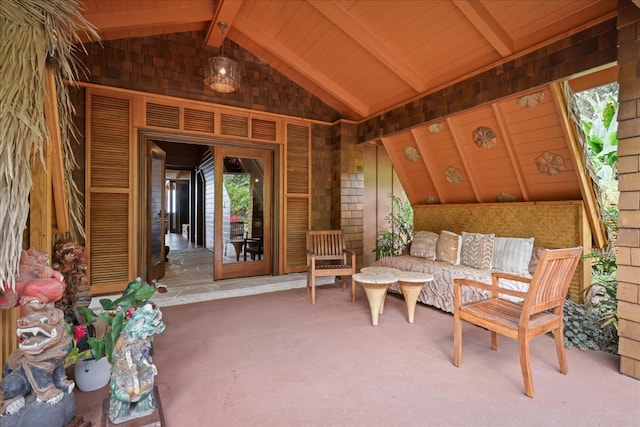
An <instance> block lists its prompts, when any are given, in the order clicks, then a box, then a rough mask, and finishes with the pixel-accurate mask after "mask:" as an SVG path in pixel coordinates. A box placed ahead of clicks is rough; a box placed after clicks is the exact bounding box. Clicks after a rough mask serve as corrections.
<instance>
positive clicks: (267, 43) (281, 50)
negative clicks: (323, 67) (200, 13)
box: [234, 16, 371, 117]
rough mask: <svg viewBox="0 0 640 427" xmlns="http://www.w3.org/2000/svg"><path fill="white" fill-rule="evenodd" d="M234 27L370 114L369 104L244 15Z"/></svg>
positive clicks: (315, 81) (351, 104)
mask: <svg viewBox="0 0 640 427" xmlns="http://www.w3.org/2000/svg"><path fill="white" fill-rule="evenodd" d="M234 29H235V30H237V31H239V32H241V33H243V34H244V35H245V36H247V37H248V38H249V39H251V40H253V41H254V42H255V43H258V44H259V45H261V46H263V47H264V49H265V50H267V51H269V52H270V53H272V54H273V55H275V56H276V57H278V58H279V59H280V60H281V61H283V62H285V63H286V64H288V65H289V66H290V67H291V68H293V69H295V70H297V71H298V72H300V73H301V74H302V75H304V76H306V77H307V78H308V79H310V80H311V81H313V82H314V83H315V84H317V85H318V86H320V87H322V88H323V89H324V90H326V91H327V92H329V93H330V94H331V95H332V96H334V97H336V98H338V99H340V100H341V101H342V102H343V103H345V104H346V105H347V106H348V107H349V108H351V109H352V110H354V111H355V112H357V113H358V114H360V115H361V116H362V117H368V116H369V114H370V110H371V109H370V107H369V106H368V105H367V104H365V103H364V102H363V101H361V100H359V99H357V98H356V97H355V96H353V95H351V94H350V93H349V91H348V90H346V89H344V88H342V87H340V86H339V85H338V84H337V83H336V82H335V81H333V80H331V79H329V78H328V77H327V76H326V75H324V74H322V73H321V72H320V71H318V69H317V68H316V67H314V66H313V65H312V64H309V63H308V62H306V61H305V60H303V59H302V58H300V57H299V56H298V55H296V54H295V53H294V52H292V51H291V50H289V49H288V48H287V47H286V46H284V45H283V44H282V43H280V42H279V41H278V40H275V39H273V38H272V37H269V36H268V35H266V34H265V33H263V32H262V31H260V29H258V28H256V27H255V26H253V25H252V24H251V23H250V22H248V21H247V20H246V19H244V18H243V17H241V16H237V17H236V20H235V22H234Z"/></svg>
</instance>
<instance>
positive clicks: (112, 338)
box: [66, 277, 156, 365]
mask: <svg viewBox="0 0 640 427" xmlns="http://www.w3.org/2000/svg"><path fill="white" fill-rule="evenodd" d="M155 292H156V288H155V286H152V285H150V284H148V283H147V282H145V281H143V280H142V279H140V278H139V277H138V278H136V279H134V280H132V281H131V282H129V284H128V285H127V288H126V289H125V290H124V292H123V293H122V296H120V297H118V298H116V299H114V300H111V299H109V298H102V299H100V305H101V306H102V311H100V313H96V312H94V311H93V310H91V309H90V308H88V307H76V308H75V309H74V311H75V314H76V319H82V322H81V323H82V324H83V325H94V326H95V325H97V324H98V323H102V325H101V329H103V330H104V331H105V332H104V334H102V335H101V336H95V337H94V336H89V337H88V338H87V342H88V345H89V349H88V350H84V351H82V350H80V349H79V348H78V346H77V342H76V345H75V346H74V347H73V348H72V349H71V352H70V353H69V355H68V356H67V358H66V364H67V365H69V364H72V363H75V362H76V361H78V360H81V359H86V358H89V357H92V358H93V359H95V360H98V359H101V358H102V357H106V358H107V360H108V361H109V363H111V361H112V359H111V357H112V356H111V355H112V353H113V346H114V345H115V343H116V341H117V340H118V337H119V336H120V332H122V329H123V328H124V325H125V324H126V322H127V321H128V319H129V318H130V317H131V310H135V309H137V308H140V307H142V306H143V305H144V304H146V303H147V301H149V299H150V298H151V297H152V296H153V295H154V293H155ZM66 328H67V332H68V333H69V334H70V335H71V336H72V337H74V338H75V335H74V332H73V326H72V325H71V324H69V323H68V322H67V323H66ZM74 342H75V341H74Z"/></svg>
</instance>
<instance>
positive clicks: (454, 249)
mask: <svg viewBox="0 0 640 427" xmlns="http://www.w3.org/2000/svg"><path fill="white" fill-rule="evenodd" d="M461 246H462V245H461V244H460V235H458V234H456V233H452V232H451V231H446V230H442V231H441V232H440V237H438V243H437V244H436V259H437V260H438V261H444V262H447V263H449V264H453V265H458V264H460V249H461Z"/></svg>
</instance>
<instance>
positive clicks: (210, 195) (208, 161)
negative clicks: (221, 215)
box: [199, 147, 215, 251]
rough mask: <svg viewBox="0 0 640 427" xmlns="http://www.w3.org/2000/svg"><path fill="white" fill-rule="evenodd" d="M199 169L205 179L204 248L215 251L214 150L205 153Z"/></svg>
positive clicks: (210, 149) (208, 149)
mask: <svg viewBox="0 0 640 427" xmlns="http://www.w3.org/2000/svg"><path fill="white" fill-rule="evenodd" d="M199 168H200V171H201V172H202V176H203V178H204V247H205V248H207V249H209V250H212V251H213V245H214V242H213V236H214V233H213V216H214V215H213V214H214V209H215V199H214V196H215V186H214V176H213V148H210V147H208V148H207V150H206V151H205V152H204V153H203V157H202V160H201V162H200V166H199Z"/></svg>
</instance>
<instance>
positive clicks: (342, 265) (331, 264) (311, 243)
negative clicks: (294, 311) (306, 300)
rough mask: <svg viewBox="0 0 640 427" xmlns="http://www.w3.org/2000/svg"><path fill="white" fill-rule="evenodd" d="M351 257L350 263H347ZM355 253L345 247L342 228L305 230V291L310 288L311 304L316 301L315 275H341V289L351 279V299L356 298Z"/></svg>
mask: <svg viewBox="0 0 640 427" xmlns="http://www.w3.org/2000/svg"><path fill="white" fill-rule="evenodd" d="M349 258H351V263H349ZM355 272H356V254H355V253H354V252H353V251H349V250H347V249H346V246H345V243H344V236H343V234H342V230H316V231H307V293H309V290H311V304H315V303H316V277H322V276H341V277H342V289H343V290H344V289H345V288H346V282H347V280H349V281H351V301H355V300H356V288H355V283H354V282H353V280H351V276H353V275H354V274H355Z"/></svg>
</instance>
